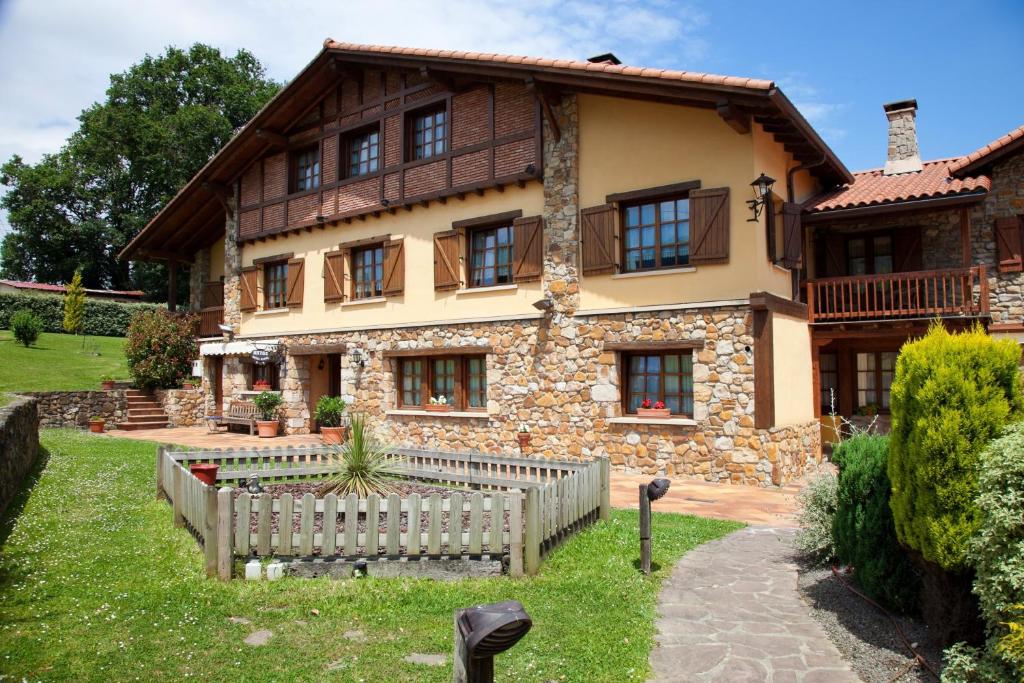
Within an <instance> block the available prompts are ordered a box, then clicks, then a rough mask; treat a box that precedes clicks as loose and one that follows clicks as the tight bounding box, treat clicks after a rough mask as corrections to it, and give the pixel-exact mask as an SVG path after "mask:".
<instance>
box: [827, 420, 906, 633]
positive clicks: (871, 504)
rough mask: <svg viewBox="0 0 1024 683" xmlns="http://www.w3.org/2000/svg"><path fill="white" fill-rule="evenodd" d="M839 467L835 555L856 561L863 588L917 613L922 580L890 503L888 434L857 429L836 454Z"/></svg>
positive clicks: (848, 561) (899, 608) (896, 607)
mask: <svg viewBox="0 0 1024 683" xmlns="http://www.w3.org/2000/svg"><path fill="white" fill-rule="evenodd" d="M832 459H833V462H835V463H836V465H837V466H838V467H839V486H838V491H837V493H836V513H835V516H834V518H833V525H832V531H833V537H834V539H835V549H836V555H837V556H838V557H839V560H840V561H841V562H843V563H844V564H849V565H852V566H853V568H854V577H855V578H856V579H857V583H858V584H860V587H861V588H862V589H863V591H864V592H865V593H866V594H867V595H869V596H871V597H872V598H874V599H875V600H877V601H878V602H880V603H882V604H883V605H886V606H887V607H890V608H892V609H894V610H896V611H899V612H904V613H908V612H915V611H916V610H917V606H918V599H919V597H920V592H921V582H920V579H919V578H918V576H917V573H916V572H915V571H914V567H913V565H912V564H911V562H910V560H909V558H908V557H907V554H906V552H905V551H904V550H903V548H901V547H900V544H899V542H898V541H897V540H896V527H895V526H894V525H893V521H892V510H890V508H889V495H890V492H891V489H890V486H889V474H888V471H887V467H886V465H887V463H888V459H889V437H887V436H879V435H874V434H858V435H856V436H853V437H851V438H848V439H844V440H843V441H841V442H840V443H839V444H838V445H837V446H836V448H835V451H834V452H833V454H832Z"/></svg>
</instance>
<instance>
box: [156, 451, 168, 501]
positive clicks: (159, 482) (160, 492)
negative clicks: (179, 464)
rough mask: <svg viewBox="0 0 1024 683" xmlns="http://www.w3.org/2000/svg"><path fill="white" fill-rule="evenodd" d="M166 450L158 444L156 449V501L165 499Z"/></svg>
mask: <svg viewBox="0 0 1024 683" xmlns="http://www.w3.org/2000/svg"><path fill="white" fill-rule="evenodd" d="M166 452H167V448H166V447H165V446H164V445H163V444H160V445H158V446H157V447H156V499H157V500H160V499H161V498H166V497H167V496H166V495H165V494H164V453H166Z"/></svg>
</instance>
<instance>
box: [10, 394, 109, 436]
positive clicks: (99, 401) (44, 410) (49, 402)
mask: <svg viewBox="0 0 1024 683" xmlns="http://www.w3.org/2000/svg"><path fill="white" fill-rule="evenodd" d="M25 396H32V397H34V398H35V399H36V400H37V402H38V410H39V426H40V427H88V426H89V418H90V417H92V416H94V415H97V416H99V417H102V418H103V419H104V420H106V421H107V425H111V426H112V425H114V424H117V423H118V422H123V421H124V419H125V417H127V415H128V401H127V398H126V396H127V394H126V392H125V391H124V390H123V389H114V390H113V391H36V392H29V393H26V394H25Z"/></svg>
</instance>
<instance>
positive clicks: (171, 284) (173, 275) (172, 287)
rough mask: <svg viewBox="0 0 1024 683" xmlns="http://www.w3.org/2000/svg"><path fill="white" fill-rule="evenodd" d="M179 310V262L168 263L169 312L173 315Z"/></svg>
mask: <svg viewBox="0 0 1024 683" xmlns="http://www.w3.org/2000/svg"><path fill="white" fill-rule="evenodd" d="M177 308H178V262H177V261H168V262H167V310H168V311H170V312H171V313H174V311H175V310H176V309H177Z"/></svg>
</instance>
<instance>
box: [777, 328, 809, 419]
mask: <svg viewBox="0 0 1024 683" xmlns="http://www.w3.org/2000/svg"><path fill="white" fill-rule="evenodd" d="M773 316H774V317H773V318H772V332H773V335H772V346H773V357H774V360H775V424H776V425H777V426H780V427H784V426H786V425H796V424H804V423H807V422H810V421H812V420H813V419H814V378H813V377H812V376H811V372H812V367H811V330H810V327H809V326H808V324H807V321H806V320H803V319H802V318H793V317H790V316H787V315H781V314H779V313H774V314H773Z"/></svg>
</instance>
